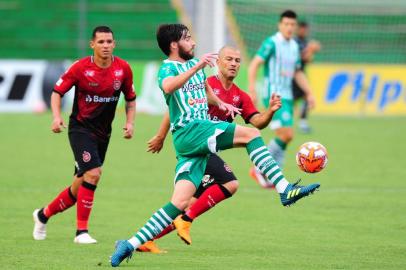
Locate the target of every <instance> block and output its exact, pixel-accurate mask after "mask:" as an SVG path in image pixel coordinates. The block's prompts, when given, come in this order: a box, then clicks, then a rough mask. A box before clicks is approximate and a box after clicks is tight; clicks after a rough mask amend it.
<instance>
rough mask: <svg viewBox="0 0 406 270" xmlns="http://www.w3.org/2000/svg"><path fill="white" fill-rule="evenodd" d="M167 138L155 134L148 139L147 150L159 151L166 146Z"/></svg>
mask: <svg viewBox="0 0 406 270" xmlns="http://www.w3.org/2000/svg"><path fill="white" fill-rule="evenodd" d="M164 141H165V138H164V137H162V136H160V135H155V136H154V137H152V138H151V139H150V140H149V141H148V149H147V152H151V153H159V152H160V151H161V149H162V147H163V146H164Z"/></svg>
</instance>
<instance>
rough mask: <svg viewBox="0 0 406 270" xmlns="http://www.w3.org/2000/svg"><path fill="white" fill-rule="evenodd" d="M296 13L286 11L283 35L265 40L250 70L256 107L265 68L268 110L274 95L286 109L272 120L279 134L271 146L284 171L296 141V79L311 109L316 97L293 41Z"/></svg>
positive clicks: (282, 22)
mask: <svg viewBox="0 0 406 270" xmlns="http://www.w3.org/2000/svg"><path fill="white" fill-rule="evenodd" d="M296 17H297V16H296V13H295V12H293V11H291V10H286V11H284V12H283V13H282V14H281V16H280V21H279V25H278V27H279V32H277V33H276V34H274V35H273V36H270V37H268V38H267V39H265V40H264V41H263V43H262V45H261V47H260V48H259V50H258V51H257V53H256V55H255V57H254V58H253V59H252V61H251V63H250V65H249V68H248V81H249V86H248V88H249V92H250V95H251V98H252V99H253V101H254V104H255V103H256V100H257V97H256V90H255V82H256V77H257V72H258V69H259V67H260V66H261V65H264V79H265V85H264V88H263V91H262V101H263V104H264V106H267V105H268V104H269V98H270V97H271V95H272V93H277V94H278V95H280V96H281V98H282V107H281V108H280V109H279V110H278V111H277V112H276V113H275V115H274V116H273V118H272V121H271V124H270V127H271V129H273V130H275V135H276V137H275V138H274V139H272V140H271V141H270V142H269V145H268V148H269V151H270V152H271V155H272V156H273V157H274V159H275V160H276V162H277V163H278V165H279V166H280V167H283V163H284V157H285V150H286V146H287V145H288V144H289V142H290V141H291V140H292V139H293V90H292V79H293V78H294V79H295V80H296V82H297V84H298V85H299V87H300V88H301V89H302V90H303V92H304V94H305V97H306V101H307V102H308V105H309V108H313V107H314V97H313V94H312V91H311V89H310V86H309V83H308V81H307V78H306V76H305V74H304V72H303V71H302V70H300V51H299V46H298V44H297V42H296V41H295V40H294V39H293V35H294V32H295V29H296V24H297V21H296ZM253 172H254V174H255V175H256V176H257V178H261V177H263V175H262V174H261V173H260V172H259V171H258V170H251V175H252V173H253Z"/></svg>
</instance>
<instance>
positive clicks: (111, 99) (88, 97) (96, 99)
mask: <svg viewBox="0 0 406 270" xmlns="http://www.w3.org/2000/svg"><path fill="white" fill-rule="evenodd" d="M118 99H119V97H115V96H112V97H100V96H97V95H94V96H91V95H86V98H85V101H86V102H87V103H90V102H96V103H109V102H117V101H118Z"/></svg>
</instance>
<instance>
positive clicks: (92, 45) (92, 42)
mask: <svg viewBox="0 0 406 270" xmlns="http://www.w3.org/2000/svg"><path fill="white" fill-rule="evenodd" d="M89 46H90V48H92V49H94V40H93V39H91V40H90V41H89Z"/></svg>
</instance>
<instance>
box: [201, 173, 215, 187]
mask: <svg viewBox="0 0 406 270" xmlns="http://www.w3.org/2000/svg"><path fill="white" fill-rule="evenodd" d="M213 182H214V178H213V177H210V175H208V174H206V175H204V176H203V179H202V186H203V187H207V186H208V185H210V184H211V183H213Z"/></svg>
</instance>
